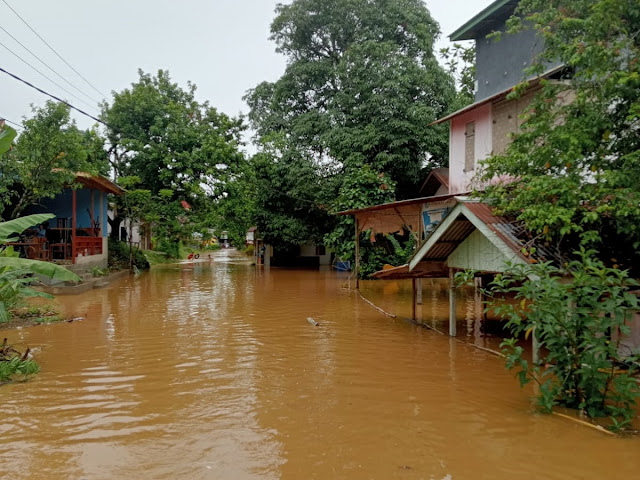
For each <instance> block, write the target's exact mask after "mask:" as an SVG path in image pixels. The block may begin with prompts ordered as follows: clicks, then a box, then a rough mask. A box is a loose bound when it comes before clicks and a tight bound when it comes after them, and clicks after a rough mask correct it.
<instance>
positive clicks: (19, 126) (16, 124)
mask: <svg viewBox="0 0 640 480" xmlns="http://www.w3.org/2000/svg"><path fill="white" fill-rule="evenodd" d="M0 120H4V121H5V122H7V123H11V124H13V125H15V126H16V128H17V129H18V130H24V125H23V124H21V123H18V122H14V121H12V120H9V119H8V118H7V117H4V116H2V115H0Z"/></svg>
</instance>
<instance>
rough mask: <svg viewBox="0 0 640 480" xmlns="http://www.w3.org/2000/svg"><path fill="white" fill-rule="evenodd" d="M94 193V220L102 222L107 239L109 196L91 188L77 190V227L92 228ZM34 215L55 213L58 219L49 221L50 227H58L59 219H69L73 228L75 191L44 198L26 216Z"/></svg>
mask: <svg viewBox="0 0 640 480" xmlns="http://www.w3.org/2000/svg"><path fill="white" fill-rule="evenodd" d="M92 193H93V218H94V219H95V220H96V221H98V222H100V227H101V230H102V236H103V237H105V238H106V237H107V228H105V225H108V222H107V221H106V220H107V194H106V193H104V192H100V191H98V190H94V189H90V188H79V189H77V190H76V227H77V228H90V227H91V217H90V215H89V212H88V209H91V205H92V203H91V195H92ZM33 213H53V214H54V215H55V216H56V218H54V219H53V220H50V221H49V226H50V227H56V225H57V223H56V220H57V219H58V218H65V219H68V225H69V227H71V218H72V217H73V191H72V190H71V189H70V188H65V189H64V190H63V191H62V193H60V194H58V195H56V197H54V198H44V199H42V200H41V201H40V204H39V205H33V206H31V207H29V208H28V209H27V210H26V212H25V214H27V215H29V214H33Z"/></svg>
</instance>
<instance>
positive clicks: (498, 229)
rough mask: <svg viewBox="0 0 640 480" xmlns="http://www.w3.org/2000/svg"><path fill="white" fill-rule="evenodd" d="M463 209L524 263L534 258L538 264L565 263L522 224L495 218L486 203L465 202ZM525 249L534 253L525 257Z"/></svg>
mask: <svg viewBox="0 0 640 480" xmlns="http://www.w3.org/2000/svg"><path fill="white" fill-rule="evenodd" d="M465 207H467V208H468V209H469V211H470V212H471V213H473V214H474V215H475V216H476V217H478V218H479V219H480V220H481V221H482V222H483V223H484V224H486V225H487V226H488V227H489V228H490V229H491V230H492V231H493V232H494V233H495V234H496V235H498V236H499V237H500V238H501V239H502V240H503V241H504V242H505V244H507V245H508V246H509V248H511V250H513V251H514V253H516V254H517V255H518V256H520V258H522V259H523V260H524V261H527V262H528V261H530V259H531V258H534V259H535V260H536V261H538V262H546V261H549V260H555V261H556V262H559V263H563V262H564V261H566V259H565V258H564V256H563V255H562V254H561V253H560V252H555V251H553V250H552V249H550V248H549V247H548V246H546V245H544V243H543V242H540V241H539V240H535V239H534V237H533V236H532V235H531V233H530V232H528V231H527V230H526V229H525V228H524V224H523V223H522V222H520V221H517V220H515V219H509V218H505V217H497V216H495V215H494V214H493V212H492V209H491V207H490V206H489V205H487V204H486V203H480V202H467V203H465ZM525 248H526V250H527V251H530V250H531V249H532V248H535V253H533V254H532V255H528V254H527V255H525V254H524V253H523V249H525Z"/></svg>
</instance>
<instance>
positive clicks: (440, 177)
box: [419, 167, 449, 196]
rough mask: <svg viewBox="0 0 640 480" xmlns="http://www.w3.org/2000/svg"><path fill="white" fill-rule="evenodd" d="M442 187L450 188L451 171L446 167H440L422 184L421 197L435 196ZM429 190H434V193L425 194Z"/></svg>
mask: <svg viewBox="0 0 640 480" xmlns="http://www.w3.org/2000/svg"><path fill="white" fill-rule="evenodd" d="M441 185H442V186H445V187H446V188H449V169H448V168H445V167H438V168H434V169H433V170H431V171H430V172H429V175H428V176H427V178H426V179H425V181H424V182H423V183H422V186H421V187H420V192H419V193H420V194H421V195H422V194H426V195H428V196H430V195H433V194H434V193H435V192H436V191H437V190H438V188H440V186H441ZM427 188H429V189H430V190H432V191H433V193H425V190H426V189H427Z"/></svg>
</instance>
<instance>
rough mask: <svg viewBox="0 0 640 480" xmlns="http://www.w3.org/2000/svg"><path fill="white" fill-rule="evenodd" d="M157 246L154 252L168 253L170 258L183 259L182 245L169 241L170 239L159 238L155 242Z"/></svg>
mask: <svg viewBox="0 0 640 480" xmlns="http://www.w3.org/2000/svg"><path fill="white" fill-rule="evenodd" d="M153 243H154V245H155V248H154V250H157V251H158V252H163V253H166V254H167V256H168V257H170V258H181V243H180V242H177V241H174V240H169V239H168V238H164V237H161V238H157V239H155V241H154V242H153Z"/></svg>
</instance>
